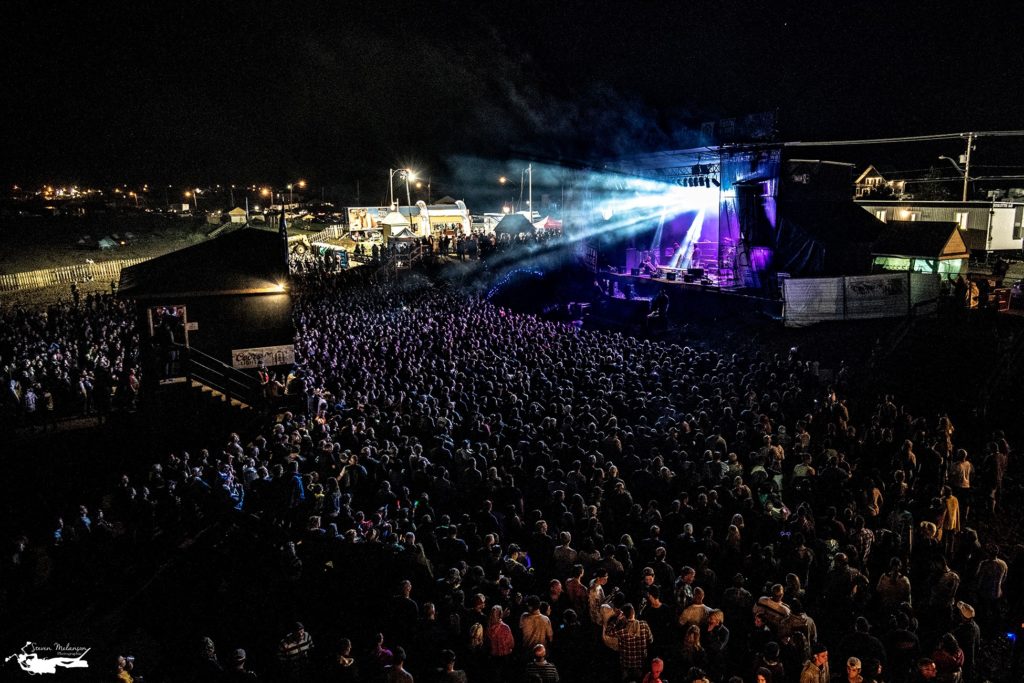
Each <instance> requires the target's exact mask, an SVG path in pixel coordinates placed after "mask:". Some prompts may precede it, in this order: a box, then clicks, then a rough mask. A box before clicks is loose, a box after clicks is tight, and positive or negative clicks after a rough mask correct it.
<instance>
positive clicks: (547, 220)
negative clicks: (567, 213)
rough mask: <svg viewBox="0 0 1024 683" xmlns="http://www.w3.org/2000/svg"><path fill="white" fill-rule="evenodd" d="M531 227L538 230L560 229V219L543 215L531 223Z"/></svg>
mask: <svg viewBox="0 0 1024 683" xmlns="http://www.w3.org/2000/svg"><path fill="white" fill-rule="evenodd" d="M533 227H535V228H537V229H538V230H561V229H562V221H559V220H555V219H554V218H552V217H551V216H545V217H544V218H542V219H541V220H539V221H537V222H536V223H534V224H533Z"/></svg>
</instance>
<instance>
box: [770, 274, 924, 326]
mask: <svg viewBox="0 0 1024 683" xmlns="http://www.w3.org/2000/svg"><path fill="white" fill-rule="evenodd" d="M938 296H939V276H938V275H934V274H931V273H909V272H892V273H879V274H877V275H857V276H848V277H833V278H800V279H787V280H784V281H783V285H782V298H783V304H784V305H783V314H782V317H783V320H784V322H785V324H786V326H787V327H802V326H804V325H812V324H814V323H817V322H823V321H826V320H866V319H872V318H895V317H900V316H904V315H918V314H923V313H930V312H933V311H934V310H935V306H936V300H937V298H938Z"/></svg>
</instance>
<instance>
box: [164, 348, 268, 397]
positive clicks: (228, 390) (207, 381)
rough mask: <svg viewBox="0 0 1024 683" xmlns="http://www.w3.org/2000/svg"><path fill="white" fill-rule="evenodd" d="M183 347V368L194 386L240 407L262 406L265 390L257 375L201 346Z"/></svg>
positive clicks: (202, 391) (195, 388)
mask: <svg viewBox="0 0 1024 683" xmlns="http://www.w3.org/2000/svg"><path fill="white" fill-rule="evenodd" d="M180 350H181V357H182V359H183V365H182V368H183V370H184V372H185V377H186V378H187V380H188V382H189V386H190V387H191V388H192V389H194V390H196V391H198V392H199V393H201V394H205V395H207V396H208V397H209V398H211V399H213V400H216V401H220V402H223V403H226V404H227V405H228V406H230V407H233V408H237V409H239V410H249V409H254V408H259V407H261V405H262V389H261V387H260V382H259V380H258V379H257V378H256V377H253V376H252V375H249V374H246V373H244V372H242V371H241V370H239V369H237V368H233V367H231V366H230V365H228V364H226V363H223V362H221V361H219V360H217V359H216V358H214V357H213V356H210V355H209V354H206V353H203V352H202V351H200V350H199V349H196V348H192V347H185V346H181V347H180Z"/></svg>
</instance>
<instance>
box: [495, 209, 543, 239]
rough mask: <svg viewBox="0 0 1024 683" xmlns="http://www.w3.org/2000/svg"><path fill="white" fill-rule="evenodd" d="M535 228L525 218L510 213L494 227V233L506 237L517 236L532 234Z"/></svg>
mask: <svg viewBox="0 0 1024 683" xmlns="http://www.w3.org/2000/svg"><path fill="white" fill-rule="evenodd" d="M534 230H535V228H534V227H533V223H531V222H530V221H529V219H527V218H526V216H524V215H522V214H519V213H510V214H508V215H507V216H505V217H504V218H502V219H501V220H500V221H498V224H497V225H496V226H494V232H495V233H498V234H501V233H504V234H507V235H518V234H521V233H524V232H525V233H531V234H532V233H533V232H534Z"/></svg>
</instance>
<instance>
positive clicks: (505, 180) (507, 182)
mask: <svg viewBox="0 0 1024 683" xmlns="http://www.w3.org/2000/svg"><path fill="white" fill-rule="evenodd" d="M498 184H499V185H508V186H510V187H511V188H515V189H518V190H519V201H520V202H522V200H523V194H522V189H523V186H522V185H518V184H516V183H514V182H512V181H511V180H509V179H508V177H507V176H501V177H500V178H498ZM511 200H512V201H511V204H512V212H515V210H516V196H515V195H514V194H513V195H511ZM502 210H504V207H502ZM505 213H509V212H508V211H505Z"/></svg>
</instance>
